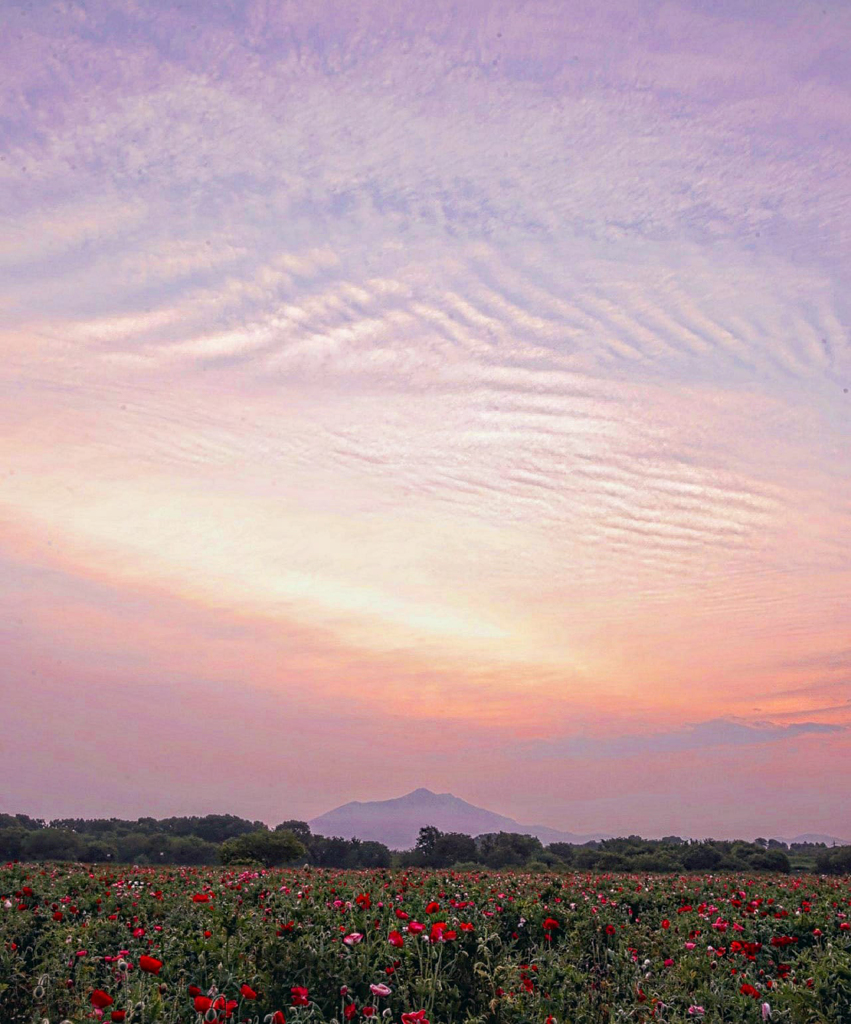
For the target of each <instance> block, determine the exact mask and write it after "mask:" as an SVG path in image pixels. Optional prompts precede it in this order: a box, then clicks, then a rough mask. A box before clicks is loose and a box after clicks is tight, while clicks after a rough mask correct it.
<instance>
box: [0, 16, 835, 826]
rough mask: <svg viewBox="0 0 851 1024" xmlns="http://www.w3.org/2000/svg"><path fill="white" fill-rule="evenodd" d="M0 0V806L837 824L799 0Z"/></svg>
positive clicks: (823, 86) (816, 178)
mask: <svg viewBox="0 0 851 1024" xmlns="http://www.w3.org/2000/svg"><path fill="white" fill-rule="evenodd" d="M0 21H2V24H3V31H2V32H0V84H2V89H0V97H2V98H1V99H0V140H2V149H3V152H2V160H0V209H2V224H0V697H1V698H2V701H0V722H2V729H0V778H2V780H3V781H2V787H0V788H1V789H2V806H0V810H7V811H24V812H27V813H32V814H39V815H44V816H47V817H52V816H59V815H64V814H84V815H101V814H104V815H107V814H115V815H120V816H127V817H135V816H137V815H142V814H154V815H166V814H183V813H207V812H213V811H231V812H233V813H238V814H242V815H245V816H249V817H259V818H262V819H264V820H266V821H269V822H270V823H274V822H277V821H280V820H282V819H284V818H291V817H298V818H309V817H312V816H314V815H317V814H319V813H321V812H323V811H325V810H327V809H329V808H330V807H333V806H335V805H337V804H340V803H343V802H345V801H348V800H351V799H384V798H387V797H392V796H397V795H400V794H401V793H404V792H406V791H408V790H410V789H413V788H415V787H417V786H428V787H429V788H431V789H433V790H436V791H441V792H442V791H451V792H453V793H455V794H457V795H458V796H461V797H464V798H465V799H467V800H470V801H472V802H474V803H478V804H480V805H483V806H486V807H489V808H491V809H493V810H496V811H499V812H501V813H504V814H509V815H511V816H513V817H515V818H517V819H519V820H521V821H525V822H540V823H544V824H548V825H552V826H554V827H557V828H564V829H569V830H571V831H577V832H584V831H596V830H600V831H606V832H614V833H625V832H639V833H641V834H644V835H648V836H652V835H662V834H667V833H672V832H673V833H678V834H681V835H695V836H715V837H719V838H720V837H723V836H736V835H743V836H754V835H758V834H763V835H766V834H770V835H785V836H792V835H795V834H797V833H799V832H804V831H818V832H828V833H830V834H833V835H839V836H841V837H847V838H851V804H849V801H848V798H847V794H848V787H849V783H850V782H851V731H849V730H850V729H851V395H849V389H851V52H849V50H851V45H849V44H851V6H849V5H848V4H847V3H846V2H845V0H821V2H818V3H809V2H807V0H772V2H770V3H764V2H758V0H753V2H749V0H672V2H658V0H643V2H641V3H637V2H635V0H589V2H584V0H583V2H575V0H569V2H568V0H535V2H528V3H525V2H521V0H466V2H463V3H462V2H447V0H428V2H426V0H408V2H405V3H402V2H388V0H357V2H351V3H345V2H342V0H337V2H330V0H311V2H310V3H307V2H304V3H299V2H297V0H289V2H283V0H281V2H272V0H270V2H265V0H247V2H241V0H240V2H227V3H226V2H221V3H219V2H213V3H210V2H208V0H203V2H202V0H187V2H181V3H177V2H173V0H172V2H160V0H145V2H137V0H126V2H123V3H122V2H111V0H110V2H85V3H84V2H74V0H58V2H55V3H54V2H47V0H45V2H43V3H35V4H23V3H18V2H8V3H6V4H4V5H3V8H2V13H0Z"/></svg>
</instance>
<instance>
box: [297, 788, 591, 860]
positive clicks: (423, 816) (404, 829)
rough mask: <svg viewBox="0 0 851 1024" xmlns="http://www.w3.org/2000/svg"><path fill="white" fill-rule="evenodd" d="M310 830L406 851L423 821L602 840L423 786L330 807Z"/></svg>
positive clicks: (551, 838) (451, 828)
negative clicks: (517, 818) (396, 794)
mask: <svg viewBox="0 0 851 1024" xmlns="http://www.w3.org/2000/svg"><path fill="white" fill-rule="evenodd" d="M308 824H309V825H310V828H311V831H312V832H313V833H314V834H315V835H321V836H341V837H342V838H343V839H353V838H354V837H355V836H357V838H358V839H364V840H366V839H371V840H375V841H377V842H379V843H384V844H385V845H386V846H389V847H390V849H391V850H409V849H410V848H411V847H412V846H414V844H415V843H416V841H417V836H418V835H419V831H420V829H421V828H422V827H423V826H424V825H434V826H435V827H436V828H439V829H440V830H441V832H464V833H466V834H467V835H471V836H479V835H482V834H484V833H486V832H519V833H521V834H522V835H530V836H537V837H538V839H540V840H541V842H542V843H543V844H544V845H545V846H546V845H547V844H548V843H558V842H562V843H587V842H589V841H590V840H593V839H605V838H607V837H606V836H602V835H588V836H583V835H574V833H572V832H559V831H558V829H554V828H548V827H547V826H546V825H520V824H518V822H516V821H515V820H514V819H513V818H506V817H505V816H504V815H502V814H496V813H494V812H493V811H487V810H485V809H484V808H483V807H476V806H475V805H474V804H469V803H467V801H466V800H461V799H460V798H459V797H457V796H453V795H452V794H451V793H432V792H431V790H428V789H415V790H414V791H413V792H412V793H408V794H407V795H405V796H400V797H396V798H395V799H392V800H370V801H368V802H366V803H361V802H360V801H358V800H353V801H352V802H351V803H348V804H343V805H342V807H335V808H334V810H333V811H328V813H327V814H320V815H319V817H318V818H313V820H312V821H310V822H308Z"/></svg>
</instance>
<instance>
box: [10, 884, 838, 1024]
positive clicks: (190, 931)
mask: <svg viewBox="0 0 851 1024" xmlns="http://www.w3.org/2000/svg"><path fill="white" fill-rule="evenodd" d="M850 922H851V879H849V878H848V877H847V876H846V877H838V878H830V879H827V878H820V877H816V876H804V877H801V878H795V877H789V876H787V875H752V876H746V875H715V876H710V875H688V874H684V875H652V876H639V875H623V874H621V875H599V874H587V873H583V874H552V875H548V874H539V873H512V872H508V871H506V872H491V871H481V872H459V873H455V872H451V871H424V870H407V871H401V870H399V871H390V870H374V871H331V870H324V871H323V870H316V869H302V870H295V869H289V870H287V869H280V870H268V871H262V870H250V871H239V870H229V869H222V868H218V869H216V868H198V869H195V868H167V869H166V868H153V867H119V866H110V867H105V866H98V867H93V868H88V867H85V866H82V865H74V866H70V867H69V866H54V865H26V864H8V865H6V866H5V867H3V868H0V1021H2V1022H4V1024H6V1022H13V1021H15V1022H17V1021H25V1022H35V1024H41V1022H44V1021H47V1022H49V1024H60V1022H62V1021H71V1022H74V1024H76V1022H83V1021H91V1020H102V1021H116V1022H121V1021H125V1022H127V1024H130V1022H131V1021H132V1022H133V1024H141V1022H154V1021H158V1022H166V1024H178V1022H185V1024H199V1022H201V1021H207V1022H213V1021H226V1020H230V1021H233V1022H234V1024H236V1022H238V1021H251V1022H266V1024H284V1022H290V1024H299V1022H307V1021H323V1022H330V1021H332V1020H335V1021H338V1022H340V1024H344V1022H346V1021H354V1022H356V1024H362V1022H364V1021H370V1020H375V1021H376V1024H377V1021H378V1019H379V1018H380V1019H382V1020H389V1021H393V1022H395V1024H425V1022H426V1021H428V1022H430V1024H450V1022H459V1024H460V1022H473V1021H478V1022H486V1021H487V1022H505V1024H521V1022H522V1024H526V1022H535V1024H592V1022H593V1024H602V1022H614V1021H636V1022H639V1021H645V1022H650V1021H667V1022H672V1024H673V1022H683V1024H684V1022H695V1021H702V1022H706V1024H715V1022H717V1024H720V1022H730V1024H748V1022H754V1024H756V1022H761V1021H764V1020H771V1021H772V1022H775V1024H777V1022H793V1024H849V1022H851V923H850Z"/></svg>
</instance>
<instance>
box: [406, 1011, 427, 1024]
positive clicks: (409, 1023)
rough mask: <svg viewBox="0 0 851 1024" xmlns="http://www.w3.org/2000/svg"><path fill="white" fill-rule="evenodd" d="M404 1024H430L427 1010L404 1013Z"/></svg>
mask: <svg viewBox="0 0 851 1024" xmlns="http://www.w3.org/2000/svg"><path fill="white" fill-rule="evenodd" d="M402 1024H428V1021H427V1020H426V1015H425V1010H416V1011H415V1012H413V1013H403V1014H402Z"/></svg>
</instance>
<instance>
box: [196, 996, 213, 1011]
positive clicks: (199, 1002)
mask: <svg viewBox="0 0 851 1024" xmlns="http://www.w3.org/2000/svg"><path fill="white" fill-rule="evenodd" d="M212 1005H213V1000H212V999H210V997H209V996H195V1000H194V1006H195V1012H196V1013H206V1011H207V1010H209V1009H210V1007H211V1006H212Z"/></svg>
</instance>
